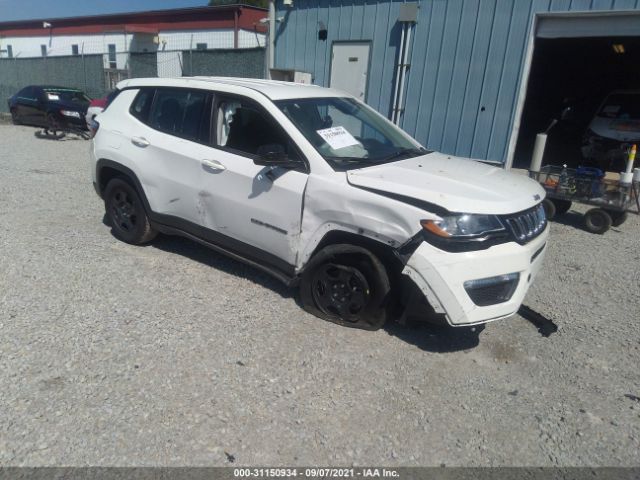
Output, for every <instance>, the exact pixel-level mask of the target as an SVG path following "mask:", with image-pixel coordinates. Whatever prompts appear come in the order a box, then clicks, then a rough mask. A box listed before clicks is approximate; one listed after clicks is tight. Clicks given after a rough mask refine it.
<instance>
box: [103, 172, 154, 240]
mask: <svg viewBox="0 0 640 480" xmlns="http://www.w3.org/2000/svg"><path fill="white" fill-rule="evenodd" d="M104 199H105V200H104V206H105V211H106V214H107V218H108V219H109V223H110V225H111V233H113V236H114V237H116V238H117V239H118V240H122V241H123V242H126V243H130V244H132V245H140V244H143V243H147V242H149V241H151V240H153V238H154V237H155V236H156V235H157V234H158V233H157V232H156V231H155V230H154V229H153V228H152V227H151V224H150V223H149V218H148V217H147V213H146V211H145V209H144V205H143V204H142V200H141V199H140V196H139V195H138V192H137V191H136V189H135V188H134V187H133V185H131V184H130V183H129V182H128V181H127V180H126V179H125V178H124V177H116V178H114V179H112V180H111V181H110V182H109V183H108V184H107V188H106V189H105V192H104Z"/></svg>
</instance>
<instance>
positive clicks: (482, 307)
mask: <svg viewBox="0 0 640 480" xmlns="http://www.w3.org/2000/svg"><path fill="white" fill-rule="evenodd" d="M548 236H549V226H548V225H547V227H546V228H545V230H544V231H543V232H542V233H541V234H540V235H538V236H537V237H536V238H534V239H533V240H531V241H530V242H528V243H527V244H525V245H520V244H518V243H516V242H508V243H503V244H499V245H495V246H493V247H490V248H488V249H486V250H480V251H473V252H460V253H451V252H445V251H443V250H440V249H438V248H436V247H435V246H433V245H431V244H429V243H427V242H422V243H421V244H420V245H419V246H418V248H417V249H416V250H415V252H414V253H413V254H412V255H411V256H410V257H409V259H408V261H407V262H406V265H405V267H404V269H403V271H402V273H403V274H404V275H406V276H407V277H408V278H409V279H410V280H411V281H413V283H415V285H416V286H417V287H418V289H419V290H420V291H421V292H422V293H423V294H424V296H425V297H426V299H427V301H428V302H429V304H430V305H431V307H432V308H433V309H434V310H435V312H436V313H438V314H444V316H445V318H446V320H447V322H448V323H449V324H450V325H452V326H464V325H474V324H480V323H486V322H490V321H492V320H499V319H502V318H506V317H509V316H511V315H513V314H514V313H516V312H517V311H518V309H519V308H520V305H521V304H522V302H523V300H524V297H525V295H526V293H527V290H528V289H529V286H530V285H531V283H532V282H533V279H534V278H535V277H536V275H537V273H538V271H539V270H540V268H541V266H542V262H543V260H544V256H545V251H546V242H547V238H548Z"/></svg>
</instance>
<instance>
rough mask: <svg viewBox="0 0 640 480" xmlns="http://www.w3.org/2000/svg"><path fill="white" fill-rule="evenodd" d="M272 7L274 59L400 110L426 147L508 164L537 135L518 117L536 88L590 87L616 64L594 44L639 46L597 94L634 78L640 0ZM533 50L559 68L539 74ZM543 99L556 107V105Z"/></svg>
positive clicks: (321, 0)
mask: <svg viewBox="0 0 640 480" xmlns="http://www.w3.org/2000/svg"><path fill="white" fill-rule="evenodd" d="M276 13H277V17H278V24H277V31H276V36H275V45H276V49H275V67H276V68H278V69H287V70H297V71H302V72H308V73H310V74H311V77H312V81H313V82H314V83H316V84H318V85H323V86H334V87H339V88H343V89H345V90H347V91H349V92H350V93H353V94H355V95H356V96H360V97H361V98H363V99H364V101H366V102H367V103H368V104H369V105H371V106H372V107H374V108H375V109H377V110H378V111H379V112H381V113H382V114H384V115H386V116H388V117H389V118H394V117H395V116H396V115H397V122H398V124H399V125H400V126H401V127H402V128H403V129H404V130H406V131H407V132H409V133H410V134H411V135H413V136H414V137H415V138H416V139H418V140H419V141H420V142H421V143H423V144H424V145H425V146H427V147H428V148H431V149H435V150H439V151H442V152H444V153H449V154H454V155H460V156H465V157H472V158H477V159H482V160H489V161H495V162H501V163H506V164H507V165H508V166H510V165H511V163H512V162H513V159H514V155H515V152H516V147H517V146H518V143H519V142H522V144H523V145H525V146H526V145H528V143H527V142H529V141H530V138H529V137H530V136H531V135H533V134H534V133H535V131H534V130H535V128H537V126H536V127H532V126H531V125H530V122H529V123H527V119H526V118H524V117H523V114H526V110H527V108H528V109H529V110H530V111H531V112H533V110H535V105H529V106H528V107H527V102H528V101H529V102H530V103H531V102H534V101H535V98H540V95H541V92H540V89H543V88H546V89H551V90H554V91H549V98H554V99H555V98H560V97H562V96H563V95H565V96H566V94H567V93H571V92H572V91H580V92H582V93H583V95H589V93H588V90H589V88H590V86H589V84H588V83H589V82H591V83H594V82H596V83H597V75H596V76H594V75H593V70H594V69H598V68H608V69H611V68H614V67H611V66H609V64H608V63H606V62H608V61H609V60H608V57H609V56H615V55H616V53H617V52H616V51H614V50H611V49H609V48H608V47H606V48H604V49H599V48H595V47H593V45H592V43H590V42H593V41H597V42H600V44H605V43H606V44H607V45H609V44H612V45H614V44H620V43H622V44H623V45H624V44H625V42H626V45H627V46H629V45H634V47H633V48H631V49H630V48H629V47H627V56H624V55H623V56H619V55H618V56H617V57H616V58H614V59H613V60H611V61H612V62H613V61H617V62H618V63H620V62H621V59H623V60H624V62H622V63H625V62H627V63H629V65H627V67H619V66H618V67H615V68H616V69H617V70H616V72H617V73H616V75H613V77H617V80H616V79H610V83H609V84H607V85H606V86H604V85H598V86H597V88H598V89H599V91H598V92H596V91H595V87H594V88H593V90H594V91H593V92H592V93H591V94H592V95H593V96H597V95H600V94H601V92H600V90H602V91H605V90H606V89H609V90H613V89H616V88H628V87H629V86H630V85H631V84H633V82H638V83H637V84H638V85H640V78H638V77H637V74H635V73H629V72H632V70H633V71H635V67H634V69H631V68H630V66H631V62H632V55H633V54H634V53H635V51H636V49H635V41H636V39H637V38H638V37H640V0H421V1H418V2H415V3H407V2H400V1H392V0H387V1H369V0H284V1H283V0H277V3H276ZM541 42H542V43H544V42H547V43H546V44H545V45H542V46H541ZM549 42H552V43H550V44H549ZM553 42H556V43H553ZM576 42H577V43H576ZM581 42H582V43H581ZM603 42H604V43H603ZM616 42H617V43H616ZM580 45H583V47H584V48H581V47H580ZM543 46H544V48H543ZM631 50H633V51H631ZM538 51H545V52H547V55H552V56H554V59H551V60H550V61H553V62H555V64H557V65H558V66H557V67H556V68H555V71H545V68H546V67H545V65H546V64H547V61H546V59H545V58H538V57H539V55H538V57H537V56H536V55H537V53H538ZM596 51H597V52H599V53H597V54H596ZM548 52H552V53H551V54H549V53H548ZM576 52H578V54H576ZM603 52H604V53H603ZM563 55H564V56H567V61H566V62H565V61H563ZM576 55H578V57H580V58H575V57H576ZM589 55H593V58H590V57H589ZM598 55H604V56H607V59H604V58H600V56H598ZM568 56H571V57H570V58H568ZM636 58H637V57H636ZM634 61H635V60H634ZM603 62H605V63H604V64H603ZM603 65H604V67H603ZM612 65H613V64H612ZM616 65H617V64H616ZM635 65H640V63H635ZM569 68H572V70H571V71H569V70H568V69H569ZM576 68H577V69H579V70H580V69H583V70H584V73H583V74H582V75H580V74H576ZM589 68H591V72H589V71H587V70H588V69H589ZM620 68H622V70H620ZM625 68H626V69H627V70H628V71H627V70H625ZM547 70H548V69H547ZM639 70H640V69H639ZM532 71H533V73H535V75H536V79H535V82H534V79H533V77H532ZM536 72H537V73H536ZM625 72H627V73H625ZM609 73H610V72H609ZM625 75H626V76H627V77H629V78H623V77H624V76H625ZM609 76H611V75H609ZM543 77H544V78H543ZM569 77H570V78H574V83H573V84H572V83H571V82H570V81H568V80H567V78H569ZM630 77H633V78H630ZM530 79H531V81H530ZM594 79H595V80H594ZM532 82H533V83H535V84H533V83H532ZM554 85H558V89H560V88H561V89H563V91H562V92H561V91H555V87H554ZM532 88H533V89H537V92H532ZM536 95H537V96H536ZM542 98H545V97H544V95H542ZM543 103H544V101H543ZM525 107H527V108H525ZM543 107H544V108H547V109H548V110H549V115H552V114H553V109H555V108H557V105H552V104H551V103H550V104H549V105H546V106H544V105H543ZM544 108H543V109H544ZM544 114H545V112H542V113H541V112H540V111H538V112H537V115H538V117H540V116H544ZM531 115H532V117H531V118H534V117H535V116H536V114H534V113H531ZM521 125H523V128H522V129H521ZM521 130H526V131H525V132H524V133H523V132H522V131H521ZM529 130H531V131H529ZM523 137H526V138H523ZM523 155H524V156H526V155H527V153H526V152H524V154H523Z"/></svg>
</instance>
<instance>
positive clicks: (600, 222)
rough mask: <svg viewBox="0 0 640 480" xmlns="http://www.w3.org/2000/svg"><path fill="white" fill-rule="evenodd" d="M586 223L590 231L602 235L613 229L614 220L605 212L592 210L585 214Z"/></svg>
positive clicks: (598, 209)
mask: <svg viewBox="0 0 640 480" xmlns="http://www.w3.org/2000/svg"><path fill="white" fill-rule="evenodd" d="M584 223H585V226H586V227H587V230H588V231H590V232H591V233H597V234H600V235H601V234H603V233H604V232H606V231H607V230H609V228H611V224H612V223H613V220H612V219H611V216H610V215H609V214H608V213H607V212H606V211H605V210H603V209H601V208H592V209H591V210H589V211H588V212H587V213H585V214H584Z"/></svg>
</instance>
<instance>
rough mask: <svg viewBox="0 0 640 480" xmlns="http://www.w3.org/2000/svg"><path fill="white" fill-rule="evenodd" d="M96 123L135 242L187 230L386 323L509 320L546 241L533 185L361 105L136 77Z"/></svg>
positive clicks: (240, 85) (313, 303) (110, 194)
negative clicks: (439, 148) (434, 144)
mask: <svg viewBox="0 0 640 480" xmlns="http://www.w3.org/2000/svg"><path fill="white" fill-rule="evenodd" d="M118 92H119V93H118V95H117V96H116V97H115V98H114V99H113V101H112V103H111V104H110V105H109V107H108V108H107V109H106V110H105V111H104V112H103V113H102V114H100V116H99V117H98V118H97V121H98V123H99V125H98V126H97V127H98V131H97V133H96V135H95V138H94V140H93V145H92V148H91V157H92V160H91V161H92V172H93V183H94V186H95V188H96V191H97V192H98V195H100V197H101V198H103V199H104V202H105V208H106V213H107V216H108V219H109V220H110V222H111V226H112V232H113V234H114V235H115V236H116V237H117V238H119V239H121V240H123V241H125V242H128V243H132V244H141V243H144V242H148V241H150V240H151V239H153V237H154V236H155V235H156V233H157V232H161V233H164V234H171V235H174V234H176V235H183V236H185V237H188V238H191V239H193V240H196V241H198V242H201V243H203V244H205V245H207V246H210V247H211V248H213V249H214V250H217V251H219V252H222V253H224V254H227V255H229V256H231V257H233V258H236V259H238V260H241V261H244V262H247V263H249V264H251V265H254V266H255V267H258V268H260V269H262V270H264V271H266V272H268V273H270V274H272V275H273V276H275V277H276V278H278V279H280V280H282V281H283V282H285V283H286V284H287V285H290V286H298V287H299V288H300V298H301V302H302V304H303V305H304V307H305V309H306V310H308V311H309V312H311V313H313V314H314V315H316V316H318V317H321V318H323V319H326V320H329V321H332V322H335V323H338V324H341V325H346V326H352V327H359V328H365V329H376V328H379V327H381V326H382V325H383V324H384V323H385V322H386V321H387V320H391V319H406V318H407V317H412V318H415V317H416V316H418V317H421V318H424V319H425V320H429V321H435V322H444V321H446V322H447V323H448V324H450V325H453V326H462V325H473V324H480V323H484V322H488V321H490V320H496V319H500V318H505V317H509V316H510V315H513V314H514V313H515V312H516V311H517V310H518V308H519V307H520V305H521V303H522V301H523V299H524V296H525V294H526V292H527V290H528V289H529V286H530V285H531V282H532V281H533V278H534V277H535V275H536V273H537V272H538V271H539V270H540V267H541V265H542V261H543V257H544V254H545V245H546V241H547V236H548V227H547V222H546V219H545V216H544V210H543V208H542V205H541V201H542V199H543V197H544V190H543V189H542V188H541V187H540V186H539V185H538V183H536V182H535V181H533V180H531V179H529V178H527V177H526V176H523V175H516V174H512V173H509V172H506V171H504V170H502V169H499V168H496V167H492V166H488V165H485V164H482V163H480V162H476V161H473V160H469V159H462V158H455V157H451V156H448V155H443V154H441V153H436V152H430V151H427V150H426V149H425V148H423V147H422V146H421V145H420V144H419V143H418V142H416V141H415V140H414V139H412V138H411V137H410V136H409V135H407V134H406V133H405V132H403V131H402V130H400V129H399V128H397V127H396V126H395V125H393V124H392V123H390V122H389V121H388V120H387V119H386V118H384V117H383V116H381V115H380V114H378V113H377V112H375V111H374V110H373V109H371V108H369V107H368V106H366V105H364V104H363V103H361V102H359V101H358V100H357V99H355V98H353V97H351V96H349V95H347V94H345V93H343V92H340V91H337V90H332V89H326V88H321V87H317V86H313V85H299V84H292V83H285V82H273V81H264V80H249V79H233V78H212V77H208V78H205V77H193V78H176V79H165V78H153V79H132V80H125V81H123V82H121V83H119V84H118Z"/></svg>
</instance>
